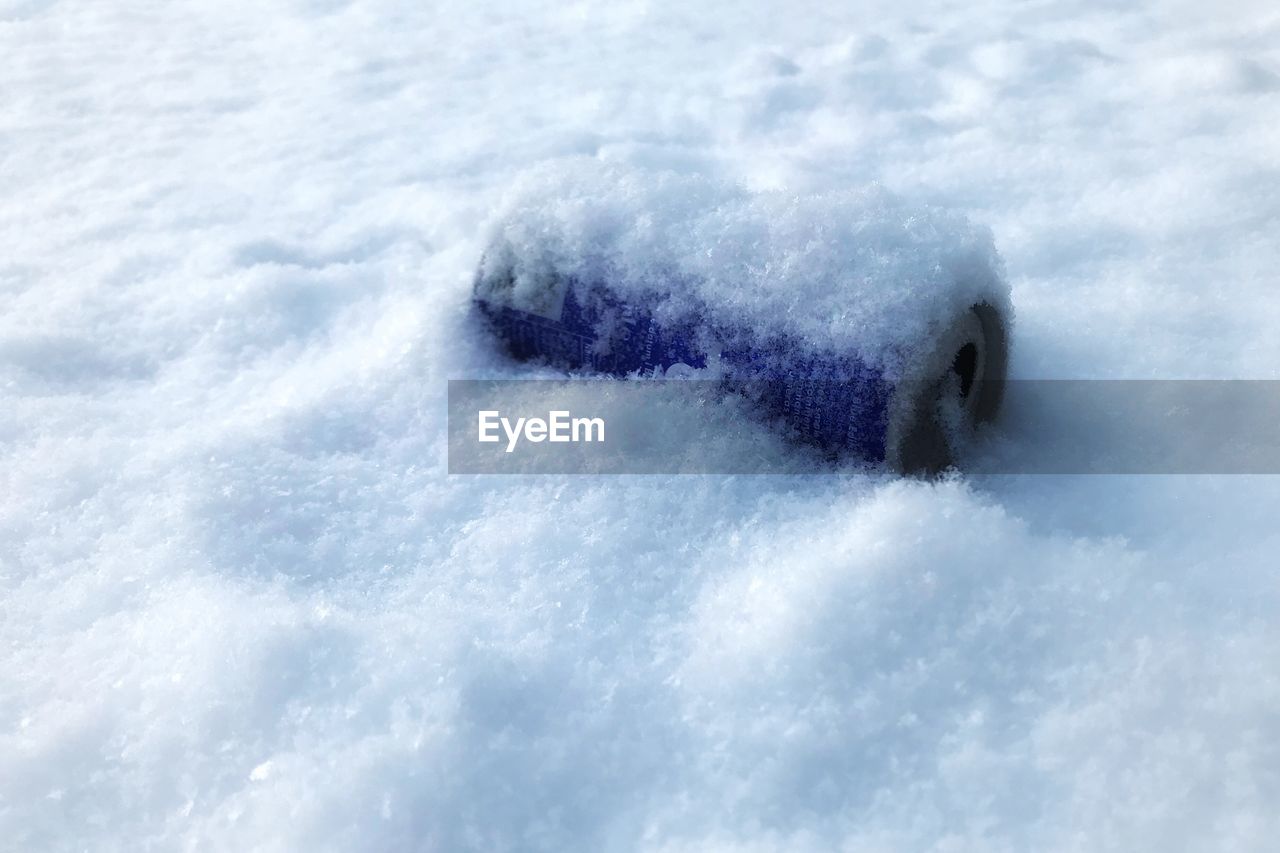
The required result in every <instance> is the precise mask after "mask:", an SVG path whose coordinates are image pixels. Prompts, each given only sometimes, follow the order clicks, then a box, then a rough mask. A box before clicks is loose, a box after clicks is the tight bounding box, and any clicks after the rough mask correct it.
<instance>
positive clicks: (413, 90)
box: [0, 0, 1280, 851]
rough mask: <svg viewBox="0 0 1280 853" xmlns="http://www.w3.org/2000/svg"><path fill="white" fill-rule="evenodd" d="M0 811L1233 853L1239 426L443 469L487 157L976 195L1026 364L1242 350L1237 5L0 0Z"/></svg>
mask: <svg viewBox="0 0 1280 853" xmlns="http://www.w3.org/2000/svg"><path fill="white" fill-rule="evenodd" d="M0 56H3V57H4V61H3V62H0V86H2V88H3V91H4V92H5V98H4V99H3V101H0V233H3V234H4V254H3V257H2V258H0V838H4V839H5V842H4V846H12V847H13V848H14V849H28V850H41V849H53V850H81V849H94V850H113V849H116V850H132V849H138V848H140V847H142V848H154V849H183V848H197V849H245V848H255V849H289V850H316V849H371V850H382V849H432V850H458V849H486V850H501V849H556V850H563V849H570V850H600V849H637V848H641V849H652V850H707V849H735V850H770V849H788V850H806V849H809V850H830V849H840V848H844V849H851V850H901V849H935V850H984V851H986V850H1002V849H1009V850H1012V849H1041V850H1135V849H1196V850H1210V849H1217V850H1224V851H1225V850H1231V851H1237V850H1262V849H1268V848H1269V847H1270V846H1272V845H1273V840H1274V838H1275V837H1276V836H1277V834H1278V833H1280V825H1278V824H1280V818H1277V813H1276V810H1275V808H1274V805H1275V803H1276V802H1277V801H1280V755H1278V754H1277V751H1278V749H1280V747H1277V744H1280V717H1278V716H1277V714H1276V712H1275V709H1276V708H1277V707H1278V706H1280V665H1278V664H1277V663H1276V656H1275V649H1276V648H1277V646H1278V644H1280V625H1278V624H1277V620H1276V617H1275V614H1276V613H1277V612H1278V611H1277V606H1278V605H1280V600H1278V598H1280V585H1278V584H1277V568H1276V560H1275V554H1276V553H1277V551H1278V550H1280V533H1277V532H1276V526H1275V524H1274V516H1275V511H1276V507H1277V506H1280V482H1277V480H1276V478H1268V477H1245V476H1242V477H1114V476H1112V477H1107V476H1099V477H1004V478H1001V477H973V478H967V479H966V478H956V479H951V480H945V481H942V482H937V483H926V482H918V481H903V480H896V479H893V478H887V477H878V476H841V477H817V478H812V477H810V478H806V477H770V478H752V477H686V478H680V477H615V478H595V477H537V478H495V477H477V478H468V477H449V476H447V475H446V473H445V467H444V466H445V423H444V412H445V394H446V380H447V379H449V378H460V377H466V376H473V375H479V374H482V373H483V374H503V372H504V371H506V373H505V374H503V375H517V374H518V373H519V369H518V368H516V367H513V366H512V365H510V364H507V363H505V362H503V361H501V360H500V357H499V356H498V355H497V353H496V352H495V350H494V347H493V346H492V341H490V340H488V339H486V338H485V336H483V335H480V334H477V333H476V331H477V330H476V326H475V325H474V317H473V315H472V314H471V312H470V310H469V305H468V303H469V295H470V288H471V282H472V276H473V274H474V271H475V267H476V264H477V262H478V260H479V257H480V254H481V252H482V250H483V247H484V237H485V233H486V232H485V228H486V226H487V224H488V223H490V222H491V221H492V217H493V216H494V215H495V213H496V212H497V211H499V210H500V209H501V206H502V202H503V199H504V198H506V197H507V195H508V193H509V192H510V191H511V187H512V186H513V183H514V182H515V180H516V178H517V176H518V175H521V174H524V173H526V172H527V171H528V170H530V169H535V168H543V167H547V166H546V164H548V163H550V162H551V161H559V160H562V159H563V160H568V159H569V158H581V157H584V156H585V157H593V158H596V159H598V160H601V161H604V162H606V163H615V164H620V166H634V167H637V168H645V169H665V170H669V171H674V172H677V173H679V174H682V175H690V176H702V177H704V178H705V179H706V180H709V181H716V182H729V183H742V184H744V185H745V186H747V187H749V188H750V189H751V190H752V191H781V192H790V193H796V194H815V193H824V192H836V193H839V192H843V191H846V190H850V189H857V188H862V187H866V186H869V185H871V184H875V183H879V184H881V185H883V186H884V187H886V188H887V189H888V190H889V191H891V192H893V193H895V194H898V195H901V196H903V197H906V198H910V199H913V200H914V201H915V202H917V203H920V204H929V205H938V206H941V207H945V208H947V209H951V210H958V211H961V212H963V213H964V214H965V215H966V216H968V217H969V218H970V219H971V220H972V221H974V222H977V223H984V224H986V225H989V226H990V227H991V229H992V232H993V234H994V238H995V245H996V246H997V247H998V248H999V250H1000V252H1001V254H1002V256H1003V257H1004V259H1005V262H1006V268H1007V271H1008V276H1009V281H1010V284H1011V286H1012V300H1013V303H1014V305H1015V306H1016V310H1017V313H1018V334H1017V338H1016V342H1015V347H1016V349H1015V351H1014V354H1013V361H1012V365H1011V366H1012V370H1013V373H1014V375H1015V376H1021V377H1054V376H1056V377H1077V378H1092V377H1133V378H1148V377H1163V378H1171V377H1179V378H1191V377H1200V378H1214V377H1242V378H1243V377H1251V378H1272V379H1274V378H1280V376H1278V375H1277V369H1276V365H1277V364H1278V363H1280V336H1277V335H1275V333H1274V330H1275V328H1276V326H1277V324H1278V323H1280V300H1277V298H1276V290H1275V283H1276V281H1275V277H1276V270H1277V269H1280V243H1277V241H1276V240H1275V231H1276V228H1275V226H1276V222H1277V215H1278V214H1280V193H1278V192H1277V190H1276V188H1277V186H1280V155H1278V154H1277V152H1280V100H1278V98H1280V84H1278V83H1277V79H1280V78H1278V75H1280V16H1277V14H1276V12H1275V11H1274V9H1273V8H1272V7H1271V6H1270V4H1265V3H1261V2H1253V1H1252V0H1241V2H1236V3H1232V4H1228V5H1226V6H1223V5H1217V6H1213V7H1208V6H1203V5H1202V4H1191V3H1185V2H1180V0H1173V2H1168V3H1162V4H1159V5H1155V4H1141V3H1139V4H1125V5H1115V4H1107V3H1102V2H1098V0H1076V2H1067V3H1054V4H1044V3H1034V4H1008V5H1001V4H993V3H978V4H973V3H966V4H950V3H944V2H933V3H930V4H929V5H928V6H910V7H909V6H906V5H904V4H900V3H887V2H879V0H876V2H871V3H867V4H856V5H852V6H843V7H837V6H835V5H833V4H818V3H808V2H798V3H797V2H792V3H786V4H783V3H772V2H760V3H753V4H749V5H744V4H728V3H719V2H707V3H699V4H677V3H666V2H658V0H652V2H623V3H610V4H604V3H593V2H580V3H568V4H548V5H546V6H545V7H539V6H536V5H532V4H519V3H486V2H469V3H453V2H449V1H448V0H445V2H440V3H434V4H421V3H409V2H404V0H369V2H366V3H359V4H357V3H345V2H342V0H259V2H255V3H246V2H237V0H231V1H230V2H221V3H212V2H206V3H198V2H179V3H155V2H152V3H147V2H139V3H134V4H106V3H98V4H89V3H73V2H71V0H17V2H13V0H10V2H5V3H0Z"/></svg>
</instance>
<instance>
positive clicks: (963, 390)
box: [951, 341, 978, 399]
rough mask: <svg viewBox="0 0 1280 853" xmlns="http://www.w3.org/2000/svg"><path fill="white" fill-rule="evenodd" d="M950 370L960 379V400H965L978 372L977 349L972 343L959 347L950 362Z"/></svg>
mask: <svg viewBox="0 0 1280 853" xmlns="http://www.w3.org/2000/svg"><path fill="white" fill-rule="evenodd" d="M951 370H952V372H954V373H955V374H956V375H957V376H959V377H960V398H961V399H965V398H967V397H968V396H969V391H970V390H972V388H973V379H974V376H975V375H976V374H977V372H978V347H977V346H976V345H974V343H973V342H972V341H970V342H969V343H967V344H965V345H964V346H962V347H960V350H959V351H958V352H957V353H956V357H955V359H953V360H952V362H951Z"/></svg>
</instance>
